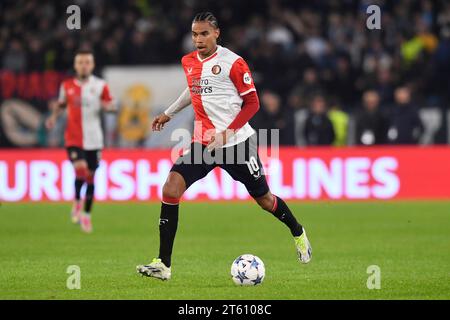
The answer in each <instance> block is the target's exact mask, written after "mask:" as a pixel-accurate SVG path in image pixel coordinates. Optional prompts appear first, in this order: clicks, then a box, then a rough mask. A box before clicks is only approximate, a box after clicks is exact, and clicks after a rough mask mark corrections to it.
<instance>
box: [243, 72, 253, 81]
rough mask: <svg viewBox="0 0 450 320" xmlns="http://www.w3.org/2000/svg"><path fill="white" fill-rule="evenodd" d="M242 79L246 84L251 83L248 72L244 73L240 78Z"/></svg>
mask: <svg viewBox="0 0 450 320" xmlns="http://www.w3.org/2000/svg"><path fill="white" fill-rule="evenodd" d="M242 81H244V83H246V84H251V83H252V77H250V74H249V73H248V72H246V73H244V77H243V78H242Z"/></svg>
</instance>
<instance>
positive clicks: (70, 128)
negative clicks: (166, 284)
mask: <svg viewBox="0 0 450 320" xmlns="http://www.w3.org/2000/svg"><path fill="white" fill-rule="evenodd" d="M58 101H59V102H60V103H65V104H66V107H67V125H66V131H65V135H64V138H65V143H66V147H79V148H82V149H84V150H98V149H102V148H103V132H102V128H101V119H100V117H101V113H100V111H101V107H102V102H111V101H112V98H111V95H110V92H109V87H108V85H107V84H106V82H105V81H104V80H103V79H100V78H98V77H96V76H90V77H89V78H88V79H87V80H86V81H85V82H80V81H79V80H78V79H76V78H70V79H67V80H65V81H64V82H63V83H62V84H61V88H60V91H59V99H58Z"/></svg>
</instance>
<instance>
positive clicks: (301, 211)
mask: <svg viewBox="0 0 450 320" xmlns="http://www.w3.org/2000/svg"><path fill="white" fill-rule="evenodd" d="M289 204H290V206H291V208H292V209H293V211H294V213H295V215H296V216H297V218H298V219H299V221H300V222H301V223H302V224H304V226H305V228H306V230H307V232H308V237H309V239H310V240H311V244H312V246H313V259H312V261H311V263H310V264H308V265H300V264H299V263H298V261H297V257H296V253H295V248H294V243H293V240H292V237H291V235H290V233H289V231H288V229H287V228H286V227H285V226H284V225H282V224H281V223H280V222H278V220H276V219H275V218H274V217H272V216H271V215H270V214H269V213H266V212H263V211H262V210H260V209H259V208H258V207H257V205H256V204H253V203H250V202H242V203H226V202H217V203H212V202H208V203H200V202H196V203H187V202H183V203H182V204H181V207H180V219H179V226H178V234H177V238H176V239H175V248H174V256H173V263H172V279H171V280H170V281H166V282H162V281H160V280H157V279H151V278H144V277H141V276H139V275H138V274H136V271H135V266H136V265H137V264H142V263H147V262H149V261H150V260H151V259H152V258H153V257H155V256H156V255H157V252H158V243H159V234H158V219H159V207H160V205H159V204H157V203H96V204H94V212H93V214H94V215H93V223H94V233H93V234H90V235H86V234H82V233H81V231H80V230H79V227H78V226H75V225H72V224H71V223H70V220H69V214H68V212H69V210H70V204H68V203H27V204H24V203H22V204H12V203H3V204H2V205H1V206H0V299H301V300H304V299H450V202H358V203H336V202H308V203H300V202H296V203H295V202H294V203H289ZM244 253H251V254H254V255H257V256H259V257H260V258H261V259H262V260H263V261H264V263H265V266H266V278H265V280H264V282H263V283H262V285H260V286H256V287H237V286H235V285H234V284H233V282H232V281H231V279H230V266H231V263H232V262H233V260H234V259H235V258H236V257H237V256H239V255H240V254H244ZM71 265H76V266H79V268H80V279H81V288H80V289H73V290H69V289H68V288H67V286H66V283H67V279H68V277H70V276H71V274H69V273H67V269H68V267H69V266H71ZM373 265H375V266H378V267H379V270H380V279H381V280H380V289H368V287H367V282H368V278H369V277H371V276H372V278H371V279H373V276H374V275H372V274H369V273H367V269H368V267H369V266H373ZM369 283H372V281H371V280H370V279H369Z"/></svg>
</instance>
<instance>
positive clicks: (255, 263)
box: [231, 254, 266, 286]
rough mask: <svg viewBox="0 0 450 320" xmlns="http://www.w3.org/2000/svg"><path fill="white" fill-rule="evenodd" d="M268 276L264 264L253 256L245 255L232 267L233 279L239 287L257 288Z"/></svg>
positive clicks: (235, 261) (238, 258)
mask: <svg viewBox="0 0 450 320" xmlns="http://www.w3.org/2000/svg"><path fill="white" fill-rule="evenodd" d="M265 276H266V269H265V267H264V262H262V260H261V259H260V258H258V257H257V256H254V255H252V254H243V255H241V256H239V257H237V258H236V260H234V261H233V264H232V265H231V279H233V282H234V283H235V284H237V285H239V286H256V285H258V284H261V283H262V282H263V280H264V277H265Z"/></svg>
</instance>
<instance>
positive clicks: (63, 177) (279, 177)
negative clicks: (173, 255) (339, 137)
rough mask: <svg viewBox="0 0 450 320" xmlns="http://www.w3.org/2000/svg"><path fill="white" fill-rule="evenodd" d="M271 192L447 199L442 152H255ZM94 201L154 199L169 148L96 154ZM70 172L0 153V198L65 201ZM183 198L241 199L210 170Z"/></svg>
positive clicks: (60, 159)
mask: <svg viewBox="0 0 450 320" xmlns="http://www.w3.org/2000/svg"><path fill="white" fill-rule="evenodd" d="M260 156H261V159H262V162H263V163H264V166H265V172H266V173H267V180H268V182H269V185H270V188H271V190H272V192H273V193H274V194H277V195H279V196H280V197H283V198H285V199H299V200H325V199H331V200H374V199H380V200H388V199H450V147H382V148H381V147H380V148H356V147H355V148H281V149H280V150H279V152H278V155H277V156H276V157H275V156H273V157H270V156H267V155H266V153H265V150H264V149H261V151H260ZM102 159H103V160H102V162H101V165H100V167H99V169H98V170H97V173H96V176H95V183H96V189H95V196H96V199H97V200H100V201H102V200H106V201H111V200H114V201H129V200H133V201H134V200H136V201H146V200H156V201H157V200H159V199H160V195H161V190H162V186H163V184H164V181H165V179H166V177H167V174H168V172H169V170H170V168H171V166H172V160H171V151H170V150H104V151H103V153H102ZM73 179H74V172H73V169H72V166H71V163H70V162H69V161H68V160H67V156H66V152H65V151H64V150H0V201H41V200H49V201H67V200H71V199H72V198H73V193H74V190H73V189H74V187H73ZM184 198H185V199H188V200H196V199H202V200H204V199H209V200H238V199H248V198H249V196H248V193H247V191H246V190H245V187H244V186H243V185H242V184H241V183H239V182H236V181H233V179H232V178H231V177H230V176H229V175H228V174H227V173H226V172H224V171H222V170H220V169H216V170H214V171H212V172H211V173H210V174H209V175H208V176H206V177H205V178H203V179H202V180H200V181H198V182H197V183H195V184H194V185H192V186H191V187H190V188H189V189H188V190H187V191H186V193H185V195H184Z"/></svg>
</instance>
